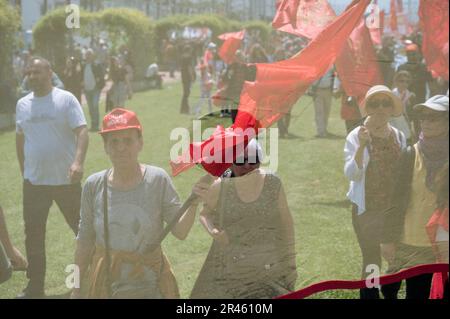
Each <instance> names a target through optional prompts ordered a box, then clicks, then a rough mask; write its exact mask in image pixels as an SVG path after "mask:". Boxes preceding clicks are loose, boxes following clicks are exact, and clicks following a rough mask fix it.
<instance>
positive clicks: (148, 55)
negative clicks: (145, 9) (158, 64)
mask: <svg viewBox="0 0 450 319" xmlns="http://www.w3.org/2000/svg"><path fill="white" fill-rule="evenodd" d="M100 27H101V30H106V31H108V33H109V38H110V40H112V43H113V51H116V50H117V48H118V47H119V46H120V44H124V45H125V46H126V47H127V48H128V49H129V50H130V53H131V61H132V63H133V64H134V68H135V78H136V79H143V78H144V75H145V71H146V70H147V67H148V65H149V64H150V63H153V62H155V58H156V52H155V49H154V45H153V43H154V39H153V37H154V34H153V33H154V25H153V24H152V23H151V22H150V20H149V18H148V17H147V16H146V15H145V14H144V13H142V12H141V11H138V10H132V9H125V8H117V9H107V10H105V11H102V12H100Z"/></svg>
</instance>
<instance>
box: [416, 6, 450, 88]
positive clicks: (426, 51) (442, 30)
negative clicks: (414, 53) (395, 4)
mask: <svg viewBox="0 0 450 319" xmlns="http://www.w3.org/2000/svg"><path fill="white" fill-rule="evenodd" d="M448 10H449V0H439V1H430V0H426V1H424V0H421V1H420V7H419V16H420V26H421V29H422V33H423V41H422V52H423V56H424V57H425V61H426V63H427V66H428V69H429V70H430V71H431V72H432V73H434V74H435V75H437V76H440V77H442V78H444V79H446V80H447V81H448V80H449V71H448V68H449V63H448V58H449V53H448V32H449V31H448V27H449V22H448V19H449V16H448Z"/></svg>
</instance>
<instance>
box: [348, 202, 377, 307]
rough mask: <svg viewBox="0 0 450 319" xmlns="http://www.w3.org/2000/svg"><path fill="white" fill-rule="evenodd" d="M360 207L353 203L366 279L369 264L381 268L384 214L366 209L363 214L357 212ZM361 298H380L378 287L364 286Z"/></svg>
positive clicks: (363, 271)
mask: <svg viewBox="0 0 450 319" xmlns="http://www.w3.org/2000/svg"><path fill="white" fill-rule="evenodd" d="M357 211H358V208H357V206H356V205H353V208H352V222H353V228H354V230H355V233H356V237H357V239H358V243H359V247H360V248H361V254H362V259H363V261H362V271H361V278H363V279H365V278H366V277H367V276H368V275H369V273H367V272H366V269H367V266H368V265H377V266H378V268H379V269H380V270H381V248H380V245H381V234H382V233H381V230H382V226H383V214H382V213H381V212H375V211H366V212H364V214H362V215H358V214H357ZM360 297H361V299H379V298H380V294H379V290H378V289H377V288H363V289H361V290H360Z"/></svg>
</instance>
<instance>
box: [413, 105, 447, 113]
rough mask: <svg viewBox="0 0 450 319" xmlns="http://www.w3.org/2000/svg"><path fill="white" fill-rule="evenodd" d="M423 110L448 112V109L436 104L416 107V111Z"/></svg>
mask: <svg viewBox="0 0 450 319" xmlns="http://www.w3.org/2000/svg"><path fill="white" fill-rule="evenodd" d="M423 109H430V110H433V111H436V112H448V109H447V108H445V107H444V106H442V105H438V104H434V103H422V104H417V105H415V106H414V111H422V110H423Z"/></svg>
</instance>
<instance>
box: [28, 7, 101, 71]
mask: <svg viewBox="0 0 450 319" xmlns="http://www.w3.org/2000/svg"><path fill="white" fill-rule="evenodd" d="M66 18H67V13H66V12H65V8H64V7H62V8H58V9H56V10H53V11H51V12H49V13H47V14H46V15H45V16H44V17H42V19H40V20H39V21H38V23H37V24H36V25H35V27H34V28H33V45H34V49H35V51H36V54H38V55H40V56H42V57H44V58H46V59H48V60H49V61H50V62H51V63H52V65H53V69H54V70H55V72H56V73H61V72H62V71H63V70H64V67H65V64H66V58H67V56H68V54H69V52H68V50H69V47H70V41H71V39H70V37H71V36H72V35H73V34H72V32H73V33H74V34H75V33H80V34H82V35H85V36H86V35H89V34H93V33H94V31H93V30H92V25H93V23H94V20H95V19H96V18H97V17H96V15H95V14H92V13H89V12H86V11H81V12H80V29H69V28H67V27H66Z"/></svg>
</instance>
